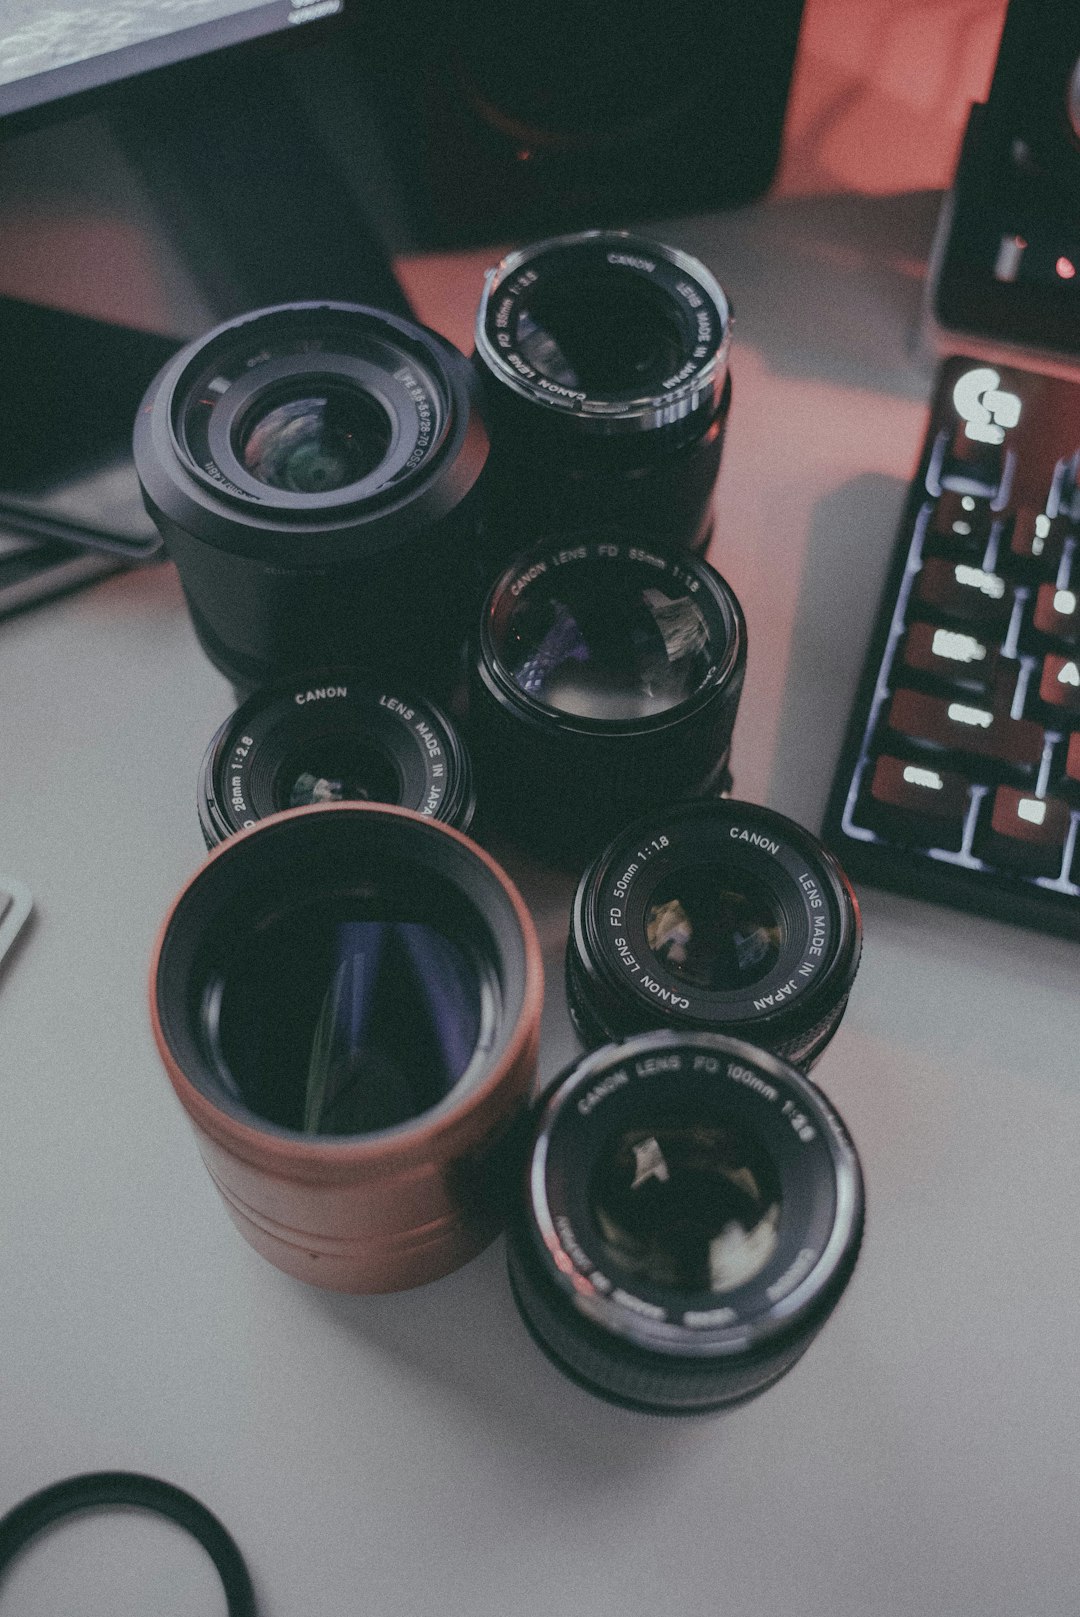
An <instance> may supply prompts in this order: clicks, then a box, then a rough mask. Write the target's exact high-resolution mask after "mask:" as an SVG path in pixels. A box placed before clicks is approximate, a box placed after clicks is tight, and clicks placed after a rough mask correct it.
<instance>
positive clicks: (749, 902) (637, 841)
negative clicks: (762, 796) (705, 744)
mask: <svg viewBox="0 0 1080 1617" xmlns="http://www.w3.org/2000/svg"><path fill="white" fill-rule="evenodd" d="M861 942H862V929H861V922H860V918H859V907H858V903H857V901H856V898H855V894H854V891H853V889H852V887H851V883H850V882H849V881H848V879H847V877H846V876H845V874H844V872H843V870H842V869H841V868H840V865H839V864H838V863H837V861H836V859H835V858H834V857H833V856H832V854H831V853H829V852H828V850H827V849H826V848H824V847H823V846H822V844H821V843H820V842H818V840H817V838H816V837H813V836H811V834H810V833H809V832H808V831H805V830H803V828H802V827H801V826H798V825H796V824H795V823H794V822H793V821H792V820H789V819H786V818H785V817H784V816H783V815H782V814H775V813H774V812H773V811H772V810H771V809H764V808H758V807H756V806H755V805H753V804H750V803H739V802H735V801H732V800H727V801H712V802H696V803H680V804H678V805H677V806H675V807H673V808H671V809H669V810H667V811H665V812H663V813H661V814H657V815H655V816H654V817H652V818H650V819H648V820H642V821H640V822H639V823H638V824H636V825H634V826H631V827H630V828H629V829H628V830H626V831H623V832H622V833H620V834H619V836H617V837H616V838H615V840H614V841H613V842H612V843H611V845H610V846H609V847H607V848H605V849H604V851H603V852H602V853H601V854H600V855H599V856H598V857H597V858H596V859H595V860H594V862H593V864H592V865H591V866H590V867H589V869H588V870H587V871H586V872H585V874H584V875H583V876H582V878H581V881H580V883H579V885H578V890H577V893H576V895H575V898H574V912H573V922H572V926H571V930H570V937H569V941H568V943H567V950H566V984H567V995H568V998H569V1002H570V1013H571V1016H572V1017H573V1020H574V1025H575V1027H576V1028H577V1030H578V1032H579V1033H580V1034H581V1037H582V1039H583V1040H584V1041H585V1043H586V1044H588V1045H598V1044H602V1043H604V1042H605V1041H606V1040H608V1039H619V1038H625V1037H627V1036H628V1035H629V1034H631V1033H635V1032H642V1031H644V1030H645V1029H648V1028H660V1027H669V1028H676V1029H680V1030H682V1029H691V1028H694V1029H704V1030H709V1031H714V1032H722V1033H732V1034H738V1035H740V1036H742V1037H744V1038H747V1039H749V1040H751V1041H752V1042H753V1043H754V1044H756V1045H761V1046H763V1047H764V1048H766V1049H769V1050H773V1051H775V1052H776V1053H777V1054H779V1055H782V1056H784V1057H785V1058H786V1059H787V1060H789V1061H794V1062H796V1063H798V1064H799V1065H800V1066H809V1065H810V1064H812V1063H813V1062H814V1061H816V1060H817V1058H818V1056H819V1055H820V1054H821V1052H822V1050H824V1048H825V1046H826V1045H827V1044H828V1042H829V1040H830V1039H831V1038H832V1036H833V1034H834V1033H835V1031H836V1029H837V1028H838V1027H839V1025H840V1021H841V1019H842V1017H843V1014H844V1010H845V1008H846V1006H847V1000H848V994H849V992H850V989H851V984H852V982H853V981H854V978H855V973H856V970H857V969H858V964H859V951H860V948H861Z"/></svg>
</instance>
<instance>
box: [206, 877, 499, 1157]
mask: <svg viewBox="0 0 1080 1617" xmlns="http://www.w3.org/2000/svg"><path fill="white" fill-rule="evenodd" d="M367 907H368V906H365V905H363V904H357V905H356V906H355V907H353V908H352V909H351V910H350V909H349V908H341V909H339V910H338V912H337V913H330V914H328V905H327V903H326V902H325V901H318V900H313V901H312V902H310V903H308V904H304V905H298V906H296V907H295V908H292V909H289V910H286V911H284V912H282V913H279V914H277V915H275V916H273V917H272V918H271V919H269V920H268V921H267V922H266V923H265V924H264V925H262V926H260V927H258V928H256V929H255V930H254V931H253V932H252V933H251V934H250V935H249V936H248V937H247V938H246V939H245V940H244V941H243V942H242V943H241V944H240V945H238V947H237V948H236V950H235V953H234V956H233V958H232V959H230V961H229V962H228V965H227V968H226V969H225V970H224V971H223V972H222V973H221V975H220V976H219V977H218V978H217V979H215V980H214V982H213V983H212V984H211V987H210V989H209V990H208V993H207V998H206V1001H205V1002H204V1025H206V1026H207V1029H208V1035H209V1039H210V1043H211V1046H212V1047H213V1049H214V1053H215V1055H216V1056H217V1060H218V1064H219V1065H220V1066H221V1067H223V1069H224V1071H223V1074H222V1075H223V1077H224V1078H225V1079H226V1081H228V1080H230V1079H231V1082H232V1085H233V1086H234V1087H235V1089H236V1090H237V1091H238V1098H240V1099H242V1100H243V1102H244V1104H245V1105H246V1106H248V1107H249V1108H250V1109H251V1110H252V1111H253V1112H255V1113H257V1114H258V1115H259V1116H260V1117H263V1118H265V1119H266V1120H267V1121H269V1122H272V1123H277V1124H279V1125H280V1126H282V1127H285V1128H292V1129H300V1130H303V1131H304V1132H305V1133H308V1134H365V1133H370V1132H371V1131H372V1130H375V1129H384V1128H390V1127H392V1126H394V1125H395V1124H399V1123H404V1122H407V1121H408V1120H409V1119H410V1118H413V1117H416V1116H418V1115H419V1114H420V1113H421V1112H425V1111H428V1110H429V1109H430V1108H431V1107H432V1106H435V1105H437V1104H438V1102H439V1101H440V1100H442V1099H443V1097H444V1096H445V1095H446V1094H448V1093H449V1091H450V1090H451V1089H452V1088H453V1086H454V1085H455V1084H456V1083H457V1081H458V1080H459V1079H460V1078H461V1076H462V1074H463V1073H464V1072H465V1070H466V1068H467V1067H468V1065H469V1063H470V1061H471V1060H472V1058H473V1055H474V1054H475V1053H476V1050H477V1048H478V1045H479V1043H480V1039H481V1030H482V1027H484V1026H486V1025H487V1024H488V1022H489V1021H490V1016H489V1015H488V1014H487V1013H488V1012H490V1004H486V1003H485V996H487V997H488V998H490V994H491V993H492V991H493V990H492V987H491V985H490V983H488V982H487V981H486V980H485V981H484V982H482V981H481V974H480V971H479V969H478V966H477V962H476V958H475V957H474V955H473V953H472V951H471V950H470V949H469V948H468V947H467V946H464V945H463V944H462V943H460V942H458V941H457V940H456V939H455V938H453V937H451V936H449V935H448V934H447V933H445V932H443V931H441V930H440V929H439V928H438V927H436V926H433V925H431V924H430V923H428V922H426V921H419V920H396V919H395V920H382V919H371V918H368V917H366V916H364V914H363V910H364V909H365V908H367Z"/></svg>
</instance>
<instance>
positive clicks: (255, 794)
mask: <svg viewBox="0 0 1080 1617" xmlns="http://www.w3.org/2000/svg"><path fill="white" fill-rule="evenodd" d="M334 802H350V803H356V802H360V803H396V804H399V805H400V806H401V807H403V808H408V809H415V810H416V812H417V813H419V814H424V815H427V816H429V817H430V818H431V819H434V820H442V821H443V822H444V823H445V824H447V825H454V826H456V827H457V829H458V830H459V831H467V830H468V828H469V822H470V821H471V819H472V815H473V809H474V807H475V802H476V798H475V793H474V791H473V781H472V766H471V764H470V762H469V755H468V753H467V752H466V750H465V745H464V743H463V741H462V740H461V737H460V736H459V735H458V733H457V730H456V729H455V728H454V726H453V724H452V723H451V721H450V720H449V719H448V718H447V716H446V715H445V714H444V713H443V712H442V711H441V710H440V709H439V708H437V707H436V706H435V705H434V703H432V702H428V701H425V700H424V699H423V698H422V697H420V696H418V695H416V693H415V692H413V691H410V690H408V689H407V688H401V687H398V686H394V685H387V684H381V683H379V682H377V681H374V680H372V679H371V678H370V677H368V676H366V675H364V674H363V673H358V672H357V671H356V670H351V669H337V670H332V671H331V672H329V673H324V674H321V675H319V676H315V675H311V676H309V677H308V678H306V679H303V680H298V681H297V680H292V681H286V682H283V683H280V684H277V685H272V686H268V687H267V688H266V689H265V690H261V691H256V692H255V694H254V695H253V696H250V697H249V698H248V700H247V701H246V702H244V703H242V704H241V706H240V707H239V708H237V710H236V712H235V713H234V714H233V715H232V717H231V718H228V719H226V720H225V723H224V724H223V725H222V726H221V727H220V729H219V730H218V731H217V733H216V735H215V736H214V738H213V740H212V741H211V742H210V745H209V747H208V748H207V750H206V755H205V757H204V758H203V763H202V769H201V771H200V774H199V823H200V825H201V826H202V832H203V837H204V838H205V840H206V845H207V847H208V848H213V847H215V846H216V845H217V843H219V842H221V841H223V840H224V839H225V837H228V836H232V835H233V834H234V833H235V832H237V831H242V830H243V829H244V828H245V827H246V826H249V825H254V824H255V822H256V820H261V819H265V818H266V816H267V815H269V814H277V813H279V812H281V810H283V809H290V808H304V807H307V806H308V805H310V804H313V803H334Z"/></svg>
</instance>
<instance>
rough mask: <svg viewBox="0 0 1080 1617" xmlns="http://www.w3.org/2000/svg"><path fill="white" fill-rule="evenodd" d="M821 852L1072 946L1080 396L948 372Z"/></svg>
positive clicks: (1042, 382)
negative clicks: (1065, 938)
mask: <svg viewBox="0 0 1080 1617" xmlns="http://www.w3.org/2000/svg"><path fill="white" fill-rule="evenodd" d="M823 835H824V837H825V840H826V841H827V842H828V843H829V844H830V846H831V847H833V848H834V849H835V851H836V852H837V853H838V854H839V856H840V858H841V859H842V860H843V862H844V865H845V866H846V868H847V869H848V870H849V871H850V872H851V874H852V875H853V876H855V877H856V878H859V877H864V878H865V879H866V880H867V881H870V882H873V883H875V884H876V885H878V886H882V887H892V888H895V889H897V890H898V891H900V892H905V893H912V894H914V895H916V896H917V897H919V898H928V899H932V900H934V901H936V902H938V903H944V904H954V905H956V906H958V907H959V908H962V909H972V910H978V911H980V912H981V913H983V914H986V915H996V916H998V917H1000V918H1001V919H1002V920H1007V921H1014V922H1018V923H1022V924H1024V925H1026V926H1032V927H1037V928H1039V929H1040V930H1042V931H1046V932H1057V933H1063V934H1064V935H1066V936H1068V937H1073V938H1077V939H1080V384H1077V383H1075V382H1066V381H1063V380H1059V379H1058V378H1056V377H1051V376H1042V375H1037V374H1036V373H1035V372H1032V371H1024V370H1020V369H1018V368H1017V367H1015V366H1009V367H1008V368H1006V367H1005V366H1004V365H1001V366H992V365H987V364H985V363H983V362H981V361H979V360H972V359H961V358H952V359H950V360H948V361H947V362H946V363H945V365H944V366H943V367H942V370H941V373H940V379H939V383H938V388H937V393H936V397H935V400H934V406H933V414H932V416H931V419H930V424H929V429H928V431H927V435H926V442H925V444H924V445H923V450H922V455H921V457H920V460H919V466H918V471H917V474H916V476H915V479H914V481H913V482H912V485H911V491H910V494H909V496H908V502H907V506H906V508H905V512H904V516H903V520H902V522H901V525H900V533H899V535H898V538H897V544H896V551H895V554H894V556H893V561H892V566H891V569H890V572H889V577H888V580H887V582H886V586H885V590H884V593H883V595H882V598H881V603H880V606H879V609H878V620H877V626H876V628H875V630H874V635H873V639H872V641H871V644H870V649H869V651H868V653H867V660H866V664H865V666H864V668H863V673H862V679H861V683H860V686H859V691H858V694H857V697H856V701H855V706H854V709H853V711H852V715H851V720H850V723H849V726H848V733H847V738H846V740H845V742H844V749H843V752H842V754H841V757H840V761H839V764H838V765H837V771H836V776H835V778H834V780H833V787H832V794H831V797H830V800H829V806H828V809H827V811H826V816H825V824H824V830H823Z"/></svg>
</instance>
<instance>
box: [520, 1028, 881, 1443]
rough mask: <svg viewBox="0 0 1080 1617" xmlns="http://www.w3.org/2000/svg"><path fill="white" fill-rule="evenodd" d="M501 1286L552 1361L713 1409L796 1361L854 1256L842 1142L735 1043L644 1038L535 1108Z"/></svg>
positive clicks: (667, 1399) (807, 1089) (640, 1394)
mask: <svg viewBox="0 0 1080 1617" xmlns="http://www.w3.org/2000/svg"><path fill="white" fill-rule="evenodd" d="M521 1202H522V1205H521V1207H520V1209H519V1210H518V1212H517V1213H516V1215H515V1217H514V1221H513V1223H512V1226H511V1236H510V1245H509V1265H510V1277H511V1282H512V1284H513V1288H514V1295H515V1298H516V1300H517V1303H518V1307H519V1309H520V1311H521V1314H522V1317H523V1318H524V1320H525V1323H526V1324H527V1325H528V1327H529V1329H530V1331H531V1332H532V1334H533V1336H534V1337H535V1339H536V1341H537V1342H538V1343H539V1345H540V1346H541V1347H542V1348H543V1350H544V1351H545V1352H546V1353H547V1354H548V1356H549V1357H550V1358H551V1359H552V1360H553V1362H554V1363H555V1364H557V1365H558V1366H559V1368H560V1369H562V1370H564V1371H565V1372H566V1373H567V1374H569V1375H570V1376H571V1377H573V1378H574V1379H575V1380H576V1381H578V1382H580V1383H581V1384H582V1385H584V1386H585V1387H587V1388H588V1389H589V1390H590V1391H592V1392H596V1393H599V1394H600V1395H601V1396H602V1397H605V1398H608V1399H610V1400H612V1401H613V1402H615V1403H621V1404H627V1405H630V1406H631V1407H634V1408H638V1409H643V1410H648V1411H651V1412H654V1413H659V1414H691V1413H695V1412H706V1411H709V1410H717V1409H722V1408H724V1407H725V1406H727V1405H729V1404H734V1403H738V1402H741V1401H742V1400H744V1399H747V1398H751V1397H753V1396H755V1395H756V1394H757V1393H759V1392H761V1391H763V1390H764V1389H765V1388H766V1387H768V1386H770V1385H771V1384H772V1383H773V1382H774V1381H776V1380H778V1379H779V1377H780V1376H782V1375H783V1374H784V1373H785V1372H786V1371H787V1370H789V1369H790V1368H791V1366H792V1365H793V1364H794V1363H795V1361H796V1360H797V1359H798V1358H799V1357H800V1356H801V1355H802V1354H803V1353H804V1352H805V1350H806V1348H807V1347H808V1346H809V1344H810V1342H811V1341H812V1340H813V1338H814V1336H815V1335H816V1334H817V1332H818V1330H819V1329H820V1328H821V1326H822V1324H823V1323H824V1321H825V1320H826V1318H827V1317H828V1315H829V1314H830V1312H831V1311H832V1309H833V1307H834V1306H835V1304H836V1302H837V1301H838V1299H839V1297H840V1295H841V1293H842V1292H843V1290H844V1287H845V1286H846V1284H847V1281H848V1279H849V1277H850V1275H851V1272H852V1270H853V1268H854V1266H855V1260H856V1258H857V1256H858V1251H859V1243H860V1240H861V1237H862V1226H863V1187H862V1176H861V1172H860V1169H859V1162H858V1158H857V1156H856V1154H855V1149H854V1147H853V1146H852V1144H851V1141H850V1140H849V1138H848V1136H847V1133H846V1131H845V1129H844V1126H843V1124H842V1122H841V1121H840V1119H839V1117H838V1116H837V1114H836V1112H835V1111H834V1110H833V1108H832V1107H831V1106H830V1105H829V1104H828V1102H827V1101H826V1100H825V1099H824V1097H823V1096H822V1095H821V1093H820V1092H819V1091H818V1090H817V1089H816V1088H815V1087H814V1085H813V1084H811V1083H810V1082H809V1080H808V1079H806V1078H804V1077H803V1076H802V1075H801V1074H800V1073H799V1072H797V1071H796V1070H795V1069H794V1068H793V1067H791V1066H789V1065H788V1064H787V1063H786V1062H784V1061H782V1060H780V1059H778V1058H777V1057H776V1056H774V1055H771V1054H768V1053H767V1052H765V1051H763V1050H759V1049H756V1048H755V1047H753V1046H752V1045H749V1044H746V1043H744V1042H743V1041H741V1040H739V1039H734V1038H730V1037H727V1036H725V1035H721V1034H712V1033H648V1034H644V1035H642V1036H639V1037H637V1038H634V1039H631V1040H629V1041H628V1042H626V1043H625V1044H622V1045H607V1046H605V1047H604V1048H603V1049H602V1050H598V1051H596V1052H594V1053H593V1054H592V1055H590V1056H587V1057H585V1059H584V1060H582V1061H580V1062H578V1063H577V1064H575V1065H574V1066H571V1067H570V1068H568V1069H567V1070H566V1071H565V1072H564V1073H562V1074H561V1075H560V1077H559V1078H557V1079H556V1080H555V1082H554V1083H553V1084H552V1085H551V1087H550V1088H549V1089H548V1091H547V1092H546V1094H545V1095H544V1096H543V1097H542V1098H541V1100H540V1101H539V1102H538V1103H537V1105H536V1107H535V1108H534V1115H533V1128H532V1133H531V1137H530V1141H529V1147H528V1152H527V1157H526V1164H525V1174H524V1195H523V1197H522V1198H521Z"/></svg>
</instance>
